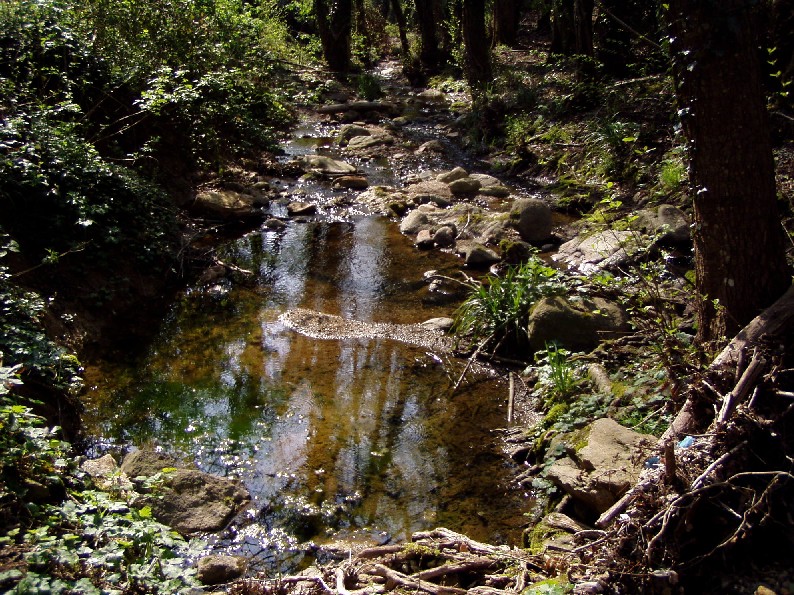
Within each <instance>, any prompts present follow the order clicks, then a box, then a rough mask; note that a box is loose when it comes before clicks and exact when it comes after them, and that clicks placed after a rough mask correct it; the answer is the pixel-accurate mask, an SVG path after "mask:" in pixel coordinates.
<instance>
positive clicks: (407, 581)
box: [368, 564, 466, 595]
mask: <svg viewBox="0 0 794 595" xmlns="http://www.w3.org/2000/svg"><path fill="white" fill-rule="evenodd" d="M368 572H369V574H374V575H375V576H382V577H383V578H385V579H386V580H387V581H389V582H391V583H393V584H394V585H395V586H401V587H406V588H408V589H418V590H420V591H425V592H427V593H432V595H466V589H458V588H457V587H444V586H441V585H436V584H434V583H429V582H427V581H423V580H421V579H416V578H413V577H411V576H408V575H407V574H403V573H402V572H397V571H396V570H392V569H391V568H389V567H388V566H384V565H383V564H375V565H374V566H373V567H372V568H371V569H369V571H368ZM388 587H389V585H388V584H387V585H386V588H387V589H388Z"/></svg>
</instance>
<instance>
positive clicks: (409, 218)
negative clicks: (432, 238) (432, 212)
mask: <svg viewBox="0 0 794 595" xmlns="http://www.w3.org/2000/svg"><path fill="white" fill-rule="evenodd" d="M429 221H430V220H429V219H428V218H427V215H426V214H425V213H423V212H422V211H420V210H415V211H411V212H410V213H408V215H406V216H405V219H403V220H402V222H400V233H404V234H406V235H414V234H417V233H419V231H420V230H421V229H422V227H424V226H426V225H428V224H429Z"/></svg>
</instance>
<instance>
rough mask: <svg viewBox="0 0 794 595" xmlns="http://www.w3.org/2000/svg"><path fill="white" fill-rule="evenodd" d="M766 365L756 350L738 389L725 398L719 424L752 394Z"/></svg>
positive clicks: (764, 359) (737, 386)
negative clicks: (740, 402)
mask: <svg viewBox="0 0 794 595" xmlns="http://www.w3.org/2000/svg"><path fill="white" fill-rule="evenodd" d="M766 363H767V362H766V358H764V357H762V356H761V355H759V353H758V350H757V349H756V351H755V352H754V353H753V359H752V361H751V362H750V365H748V366H747V369H746V370H745V371H744V373H743V374H742V377H741V378H740V379H739V382H737V383H736V387H735V388H734V389H733V390H732V391H731V392H729V393H728V394H727V395H726V396H725V399H724V400H723V402H722V407H721V408H720V413H719V415H718V416H717V423H718V424H723V423H725V422H726V421H727V420H728V418H729V417H730V416H731V414H732V413H733V410H734V409H735V408H736V405H737V404H738V403H739V401H741V400H742V399H743V398H744V397H746V396H747V394H748V393H749V392H750V389H751V388H752V387H753V385H754V384H755V381H756V380H757V379H758V377H759V376H760V375H761V372H762V371H763V369H764V367H765V366H766Z"/></svg>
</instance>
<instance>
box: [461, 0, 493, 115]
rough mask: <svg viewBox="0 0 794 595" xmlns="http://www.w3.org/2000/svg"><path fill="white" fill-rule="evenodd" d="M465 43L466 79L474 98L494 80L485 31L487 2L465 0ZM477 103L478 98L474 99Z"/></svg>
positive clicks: (482, 0) (483, 0)
mask: <svg viewBox="0 0 794 595" xmlns="http://www.w3.org/2000/svg"><path fill="white" fill-rule="evenodd" d="M463 42H464V44H465V46H466V58H465V61H466V65H465V70H466V79H467V80H468V82H469V86H470V87H471V92H472V96H476V95H481V94H482V93H483V92H484V91H485V88H486V86H487V85H488V83H490V82H491V80H492V75H491V56H490V43H489V42H488V35H487V32H486V29H485V0H463ZM474 98H475V101H476V100H477V97H474Z"/></svg>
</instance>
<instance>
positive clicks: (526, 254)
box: [501, 240, 535, 264]
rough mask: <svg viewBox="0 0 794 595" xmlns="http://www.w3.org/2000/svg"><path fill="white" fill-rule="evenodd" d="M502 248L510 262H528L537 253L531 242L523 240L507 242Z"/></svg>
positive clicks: (504, 256)
mask: <svg viewBox="0 0 794 595" xmlns="http://www.w3.org/2000/svg"><path fill="white" fill-rule="evenodd" d="M501 248H502V257H503V258H504V260H505V262H508V263H510V264H521V263H522V262H526V261H528V260H529V259H530V257H531V256H532V255H533V254H534V253H535V251H534V250H533V248H532V245H531V244H528V243H527V242H522V241H521V240H516V241H513V242H505V245H504V246H501Z"/></svg>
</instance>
